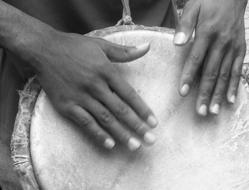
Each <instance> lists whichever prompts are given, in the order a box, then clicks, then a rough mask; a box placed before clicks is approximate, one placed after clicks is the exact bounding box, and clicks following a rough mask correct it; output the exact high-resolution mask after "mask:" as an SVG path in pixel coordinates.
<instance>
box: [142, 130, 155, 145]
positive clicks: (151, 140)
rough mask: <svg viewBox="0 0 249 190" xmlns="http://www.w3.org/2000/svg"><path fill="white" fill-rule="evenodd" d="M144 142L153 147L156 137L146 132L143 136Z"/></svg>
mask: <svg viewBox="0 0 249 190" xmlns="http://www.w3.org/2000/svg"><path fill="white" fill-rule="evenodd" d="M144 141H145V142H146V143H147V144H148V145H153V144H154V143H155V142H156V136H155V135H154V134H153V133H151V132H146V133H145V134H144Z"/></svg>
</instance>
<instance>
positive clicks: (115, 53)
mask: <svg viewBox="0 0 249 190" xmlns="http://www.w3.org/2000/svg"><path fill="white" fill-rule="evenodd" d="M149 49H150V44H149V43H144V44H141V45H138V46H122V45H118V44H114V43H111V42H106V43H105V45H104V48H103V50H104V52H105V53H106V56H107V57H108V58H109V59H110V60H111V61H113V62H129V61H133V60H135V59H138V58H140V57H142V56H144V55H145V54H146V53H147V52H148V51H149Z"/></svg>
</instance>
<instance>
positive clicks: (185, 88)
mask: <svg viewBox="0 0 249 190" xmlns="http://www.w3.org/2000/svg"><path fill="white" fill-rule="evenodd" d="M189 89H190V87H189V85H188V84H184V85H183V86H182V88H181V91H180V92H181V95H182V96H186V95H187V94H188V92H189Z"/></svg>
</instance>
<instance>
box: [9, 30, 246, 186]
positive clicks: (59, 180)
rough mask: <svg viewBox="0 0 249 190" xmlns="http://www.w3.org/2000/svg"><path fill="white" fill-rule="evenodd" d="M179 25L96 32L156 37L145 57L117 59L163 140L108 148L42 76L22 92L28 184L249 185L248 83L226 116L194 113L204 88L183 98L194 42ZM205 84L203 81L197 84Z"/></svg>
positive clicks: (23, 166)
mask: <svg viewBox="0 0 249 190" xmlns="http://www.w3.org/2000/svg"><path fill="white" fill-rule="evenodd" d="M173 32H174V31H173V30H169V29H165V28H159V27H142V26H136V25H130V26H117V27H111V28H107V29H103V30H99V31H95V32H92V33H90V34H89V36H93V37H101V38H104V39H106V40H109V41H111V42H114V43H119V44H122V45H132V46H134V45H138V44H142V43H144V42H149V43H150V44H151V48H150V51H149V52H148V53H147V54H146V55H145V56H144V57H142V58H140V59H138V60H136V61H134V62H131V63H125V64H123V63H122V64H118V63H117V64H116V66H117V67H118V68H119V71H120V73H121V76H122V77H124V78H125V79H126V80H127V81H128V82H129V83H130V84H131V85H132V86H133V87H134V88H135V89H136V90H137V92H138V93H139V94H140V95H141V97H142V98H143V99H144V100H145V102H146V103H147V104H148V105H149V106H150V107H151V108H152V110H153V111H154V113H155V115H156V116H157V118H158V120H159V126H158V128H157V129H155V134H156V135H157V137H158V141H157V143H156V144H155V145H154V146H153V147H150V148H142V149H140V150H139V151H137V152H135V153H131V152H129V151H127V150H126V149H124V148H122V147H118V148H115V149H114V150H112V151H105V150H102V149H100V148H98V147H97V146H96V145H94V144H93V143H92V142H91V140H89V138H87V137H86V135H85V134H84V133H83V132H82V131H81V130H80V128H79V127H77V126H74V125H73V124H72V123H71V122H70V121H67V120H65V119H64V118H62V117H61V116H60V115H59V114H58V113H57V112H56V110H55V109H54V108H53V106H52V105H51V103H50V101H49V99H48V98H47V96H46V94H45V92H44V91H43V90H41V91H40V86H39V84H38V82H37V81H36V80H35V79H34V80H31V81H30V82H29V83H28V84H27V85H26V87H25V89H24V91H23V92H22V93H21V98H20V102H19V113H18V115H17V119H16V123H15V129H14V133H13V138H12V145H11V147H12V158H13V160H14V167H15V170H16V171H17V173H18V175H19V177H20V181H21V183H22V184H23V187H24V188H25V189H44V190H52V189H53V190H61V189H67V190H131V189H134V190H166V189H167V190H200V189H201V190H211V189H212V190H230V189H237V190H239V189H240V190H241V189H248V188H249V180H248V176H249V125H248V120H249V104H248V93H247V85H246V83H243V81H242V83H241V85H240V88H239V93H238V100H237V102H236V103H235V104H234V105H224V106H223V107H222V110H221V113H220V115H219V116H217V117H215V116H208V117H207V118H202V117H199V116H198V115H197V114H196V113H195V111H194V110H195V109H194V108H195V101H196V96H197V89H193V90H192V93H191V94H190V95H189V96H188V97H186V98H182V97H181V96H180V95H179V93H178V90H177V89H178V82H179V76H180V75H181V71H182V66H183V65H182V64H181V63H183V61H182V60H183V59H184V57H185V55H184V54H185V52H186V51H187V49H189V48H184V49H181V48H177V47H175V46H174V45H173V43H172V39H173ZM197 86H198V85H197Z"/></svg>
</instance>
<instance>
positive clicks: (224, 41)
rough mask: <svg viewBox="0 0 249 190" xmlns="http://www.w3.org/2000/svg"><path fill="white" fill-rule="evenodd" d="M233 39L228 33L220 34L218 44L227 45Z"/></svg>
mask: <svg viewBox="0 0 249 190" xmlns="http://www.w3.org/2000/svg"><path fill="white" fill-rule="evenodd" d="M230 41H231V38H230V37H229V35H227V34H223V35H220V37H219V39H218V44H219V46H221V47H224V46H227V45H228V44H229V43H230Z"/></svg>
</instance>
